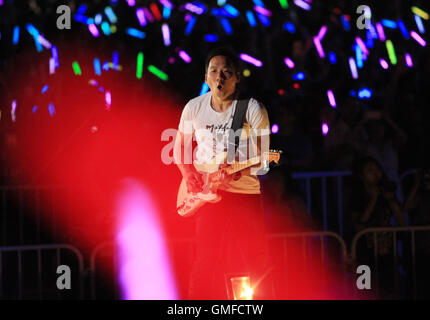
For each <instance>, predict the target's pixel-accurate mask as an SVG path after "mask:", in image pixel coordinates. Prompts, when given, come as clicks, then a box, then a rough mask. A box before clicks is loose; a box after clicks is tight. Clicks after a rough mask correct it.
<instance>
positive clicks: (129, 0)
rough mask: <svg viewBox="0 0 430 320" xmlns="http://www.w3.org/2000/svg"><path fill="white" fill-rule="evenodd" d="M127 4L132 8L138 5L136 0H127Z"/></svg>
mask: <svg viewBox="0 0 430 320" xmlns="http://www.w3.org/2000/svg"><path fill="white" fill-rule="evenodd" d="M127 3H128V5H129V6H130V7H134V6H135V5H136V0H127Z"/></svg>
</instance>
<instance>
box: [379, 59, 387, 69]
mask: <svg viewBox="0 0 430 320" xmlns="http://www.w3.org/2000/svg"><path fill="white" fill-rule="evenodd" d="M379 64H380V65H381V67H382V69H384V70H387V69H388V68H389V65H388V62H387V61H386V60H385V59H379Z"/></svg>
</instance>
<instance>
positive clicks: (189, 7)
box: [184, 3, 205, 15]
mask: <svg viewBox="0 0 430 320" xmlns="http://www.w3.org/2000/svg"><path fill="white" fill-rule="evenodd" d="M184 9H186V10H188V11H190V12H192V13H195V14H198V15H201V14H203V13H204V12H205V9H204V8H202V7H199V6H196V5H195V4H192V3H186V4H185V5H184Z"/></svg>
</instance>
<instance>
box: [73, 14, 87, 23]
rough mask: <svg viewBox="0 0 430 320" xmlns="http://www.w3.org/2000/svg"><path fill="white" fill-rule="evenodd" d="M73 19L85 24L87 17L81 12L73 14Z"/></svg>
mask: <svg viewBox="0 0 430 320" xmlns="http://www.w3.org/2000/svg"><path fill="white" fill-rule="evenodd" d="M74 19H75V20H76V21H78V22H81V23H85V24H87V21H88V18H87V17H85V16H84V15H82V14H75V16H74Z"/></svg>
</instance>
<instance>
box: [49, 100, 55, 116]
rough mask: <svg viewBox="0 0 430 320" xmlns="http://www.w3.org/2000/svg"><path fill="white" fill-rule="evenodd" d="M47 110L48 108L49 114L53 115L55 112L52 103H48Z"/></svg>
mask: <svg viewBox="0 0 430 320" xmlns="http://www.w3.org/2000/svg"><path fill="white" fill-rule="evenodd" d="M48 110H49V114H50V115H51V117H54V115H55V113H56V112H55V107H54V104H53V103H50V104H49V107H48Z"/></svg>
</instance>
